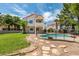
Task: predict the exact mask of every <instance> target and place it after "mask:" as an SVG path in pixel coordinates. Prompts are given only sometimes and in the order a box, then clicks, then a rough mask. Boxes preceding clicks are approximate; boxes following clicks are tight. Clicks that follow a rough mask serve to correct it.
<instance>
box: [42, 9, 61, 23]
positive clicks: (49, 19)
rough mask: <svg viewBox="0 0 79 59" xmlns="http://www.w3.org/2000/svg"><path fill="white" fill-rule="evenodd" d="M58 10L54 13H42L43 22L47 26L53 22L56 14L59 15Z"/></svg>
mask: <svg viewBox="0 0 79 59" xmlns="http://www.w3.org/2000/svg"><path fill="white" fill-rule="evenodd" d="M60 11H61V10H60V9H56V10H54V12H50V11H48V12H44V13H43V17H44V22H45V23H47V24H48V25H49V24H52V23H53V22H54V20H55V19H57V17H56V16H57V14H59V13H60Z"/></svg>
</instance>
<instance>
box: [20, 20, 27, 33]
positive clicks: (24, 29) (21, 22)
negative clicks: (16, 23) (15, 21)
mask: <svg viewBox="0 0 79 59" xmlns="http://www.w3.org/2000/svg"><path fill="white" fill-rule="evenodd" d="M20 25H21V26H22V30H23V34H25V33H26V26H27V21H25V20H24V19H22V20H20Z"/></svg>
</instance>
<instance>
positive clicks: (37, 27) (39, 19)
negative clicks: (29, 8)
mask: <svg viewBox="0 0 79 59" xmlns="http://www.w3.org/2000/svg"><path fill="white" fill-rule="evenodd" d="M24 19H25V20H26V21H27V22H28V24H27V26H26V32H27V33H43V30H44V23H43V16H41V15H36V14H31V15H29V16H27V17H24Z"/></svg>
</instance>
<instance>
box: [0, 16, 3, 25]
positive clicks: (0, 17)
mask: <svg viewBox="0 0 79 59" xmlns="http://www.w3.org/2000/svg"><path fill="white" fill-rule="evenodd" d="M3 24H4V18H3V15H0V25H3Z"/></svg>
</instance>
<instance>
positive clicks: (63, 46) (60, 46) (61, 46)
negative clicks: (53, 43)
mask: <svg viewBox="0 0 79 59" xmlns="http://www.w3.org/2000/svg"><path fill="white" fill-rule="evenodd" d="M58 47H59V48H66V47H67V46H66V45H59V46H58Z"/></svg>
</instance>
